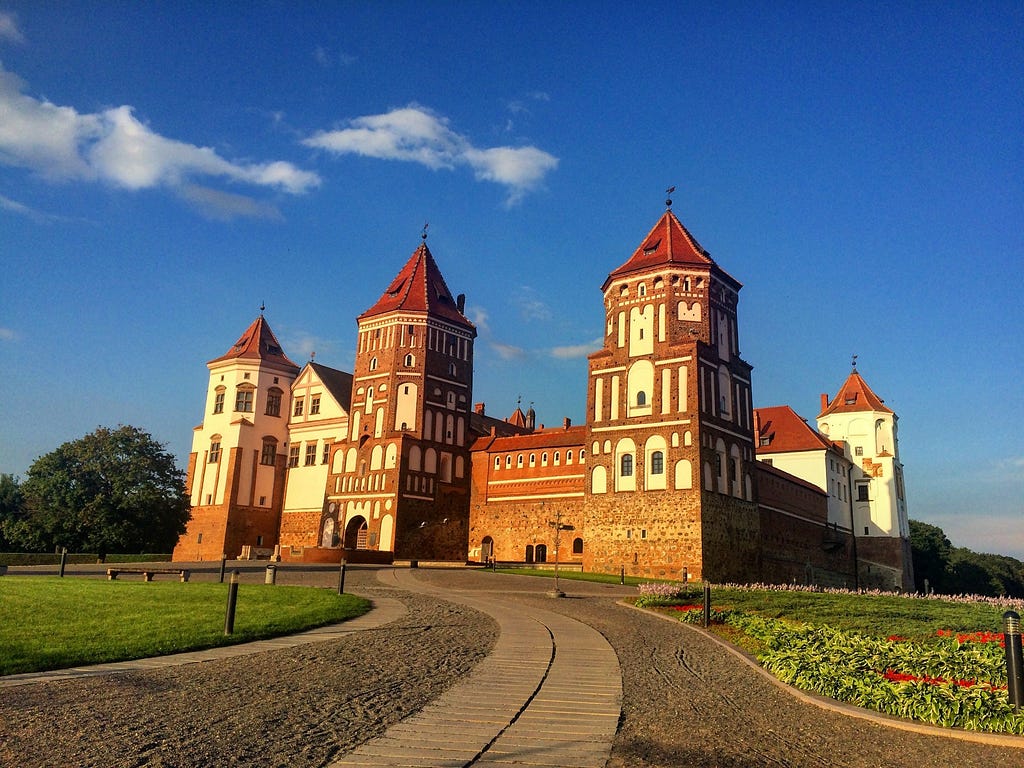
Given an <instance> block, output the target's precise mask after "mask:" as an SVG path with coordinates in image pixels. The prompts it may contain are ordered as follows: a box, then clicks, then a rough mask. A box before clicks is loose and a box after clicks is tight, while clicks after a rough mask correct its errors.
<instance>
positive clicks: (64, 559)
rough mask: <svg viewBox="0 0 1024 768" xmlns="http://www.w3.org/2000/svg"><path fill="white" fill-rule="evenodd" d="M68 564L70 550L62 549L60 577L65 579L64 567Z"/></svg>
mask: <svg viewBox="0 0 1024 768" xmlns="http://www.w3.org/2000/svg"><path fill="white" fill-rule="evenodd" d="M67 564H68V548H67V547H61V550H60V577H61V578H62V579H63V578H64V567H65V566H66V565H67Z"/></svg>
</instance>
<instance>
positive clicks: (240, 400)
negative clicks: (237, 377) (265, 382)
mask: <svg viewBox="0 0 1024 768" xmlns="http://www.w3.org/2000/svg"><path fill="white" fill-rule="evenodd" d="M254 389H255V388H254V387H253V385H252V384H245V385H242V386H240V387H239V388H238V390H237V391H236V392H235V410H236V411H241V412H243V413H249V412H251V411H252V399H253V391H254Z"/></svg>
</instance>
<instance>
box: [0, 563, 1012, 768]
mask: <svg viewBox="0 0 1024 768" xmlns="http://www.w3.org/2000/svg"><path fill="white" fill-rule="evenodd" d="M417 575H418V578H421V579H423V580H425V581H429V582H431V583H434V584H439V585H443V586H445V587H449V588H455V589H474V590H486V591H494V592H495V594H496V595H500V596H501V597H502V599H513V600H521V601H539V602H541V603H542V604H543V607H544V608H545V609H547V610H555V611H559V612H562V613H564V614H565V615H567V616H570V617H572V618H575V619H578V620H580V621H583V622H585V623H586V624H589V625H590V626H593V627H595V628H596V629H598V630H599V631H600V632H601V633H602V634H603V635H604V636H605V637H606V638H607V639H608V641H609V643H610V644H611V645H612V647H613V648H614V649H615V651H616V653H617V655H618V658H619V664H620V666H621V670H622V677H623V705H622V718H621V725H620V729H619V733H618V734H617V736H616V739H615V744H614V746H613V750H612V757H611V759H610V760H609V762H608V767H609V768H627V767H628V768H634V767H637V768H669V767H670V766H671V767H672V768H676V767H677V766H683V765H685V766H723V767H724V766H801V767H803V766H841V767H848V768H876V767H879V766H884V767H885V768H890V767H891V768H902V767H903V766H907V768H911V767H913V768H918V767H919V766H922V765H950V766H957V768H973V767H974V766H977V767H978V768H982V766H984V768H991V766H999V765H1007V766H1009V765H1014V766H1016V765H1021V764H1022V758H1021V754H1022V751H1021V750H1020V749H1019V748H1012V747H995V746H988V745H981V744H974V743H970V742H963V741H959V740H955V739H949V738H942V737H935V736H927V735H921V734H915V733H910V732H905V731H900V730H895V729H891V728H886V727H883V726H879V725H874V724H872V723H868V722H866V721H863V720H859V719H854V718H850V717H847V716H845V715H842V714H838V713H833V712H828V711H824V710H822V709H820V708H818V707H815V706H813V705H811V704H807V703H804V702H801V701H799V700H797V699H795V698H793V697H792V696H790V695H789V694H787V693H786V692H785V691H782V690H780V689H779V688H777V687H776V686H775V685H773V684H772V683H770V682H769V681H766V680H764V679H763V678H762V677H761V676H760V675H759V674H758V673H757V672H756V671H754V670H751V669H749V668H747V667H746V666H745V665H743V664H740V663H738V662H737V660H736V659H735V658H734V657H732V656H731V655H730V654H729V653H728V652H727V651H725V650H724V649H722V648H721V647H720V646H718V645H717V644H716V643H714V642H713V641H711V640H709V639H707V638H705V637H703V636H702V635H701V634H699V633H697V632H693V631H691V630H690V629H688V628H687V627H684V626H681V625H675V624H673V623H670V622H666V621H663V620H661V619H658V618H654V617H649V616H646V615H644V614H643V613H641V612H638V611H635V610H632V609H629V608H625V607H622V606H619V605H616V604H615V599H616V597H617V596H618V595H619V594H621V590H619V589H618V588H610V587H606V586H599V585H583V584H578V583H576V582H564V583H563V589H566V591H567V592H568V593H569V595H570V596H569V597H568V598H566V599H564V600H551V599H548V598H545V597H544V596H543V592H544V590H546V589H547V588H548V587H549V586H550V582H548V581H547V580H542V579H537V580H534V579H524V578H521V577H509V576H502V575H500V574H480V573H466V572H459V571H443V572H442V571H426V570H421V571H420V572H419V573H418V574H417ZM349 579H350V581H349V582H348V583H349V585H350V586H349V589H350V590H351V591H356V592H359V593H361V594H367V595H370V596H372V595H373V594H374V593H377V594H387V595H388V596H390V597H395V598H398V599H400V600H402V601H403V602H404V603H405V604H406V606H407V608H408V613H407V614H406V616H405V617H403V618H402V619H400V620H399V621H397V622H395V623H393V624H391V625H389V626H387V627H383V628H381V629H378V630H368V631H366V632H361V633H358V634H357V635H356V636H353V637H350V638H346V639H344V640H340V641H332V642H327V643H321V644H314V645H309V646H304V647H301V648H296V649H291V650H283V651H272V652H267V653H260V654H256V655H253V656H249V657H243V658H241V659H233V660H228V661H223V662H219V661H218V662H207V663H203V664H193V665H189V666H187V667H178V668H172V669H165V670H156V671H151V672H140V673H133V674H128V675H118V676H112V677H106V678H92V679H85V680H74V681H63V682H57V683H46V684H36V685H24V686H19V687H15V688H9V689H0V766H11V767H12V768H13V767H14V766H19V767H20V766H97V767H99V766H103V767H105V766H116V767H117V768H121V767H122V766H161V767H163V766H168V767H170V766H175V767H178V766H180V767H182V768H186V767H189V768H191V767H199V766H235V765H238V766H241V765H245V766H323V765H326V764H327V763H329V762H330V761H331V760H332V759H334V758H337V757H338V756H340V755H341V754H344V753H345V752H346V751H348V750H350V749H351V748H352V747H353V746H354V745H355V744H357V743H360V742H362V741H364V740H366V739H367V738H370V737H371V736H375V735H378V734H379V733H381V732H383V730H385V729H386V727H387V726H388V725H389V724H390V723H393V722H396V721H397V720H400V719H401V718H402V717H404V716H406V715H407V714H409V713H410V712H412V711H415V710H417V709H419V708H420V707H422V706H423V705H424V704H425V703H427V702H428V701H430V700H432V699H434V698H436V697H437V696H438V695H440V693H441V692H442V691H443V690H444V689H446V688H447V687H449V686H450V685H452V684H453V683H455V682H457V681H458V680H459V678H460V677H462V676H463V675H465V674H466V673H467V672H468V670H470V669H471V668H472V666H473V665H474V664H475V663H476V662H477V661H479V660H480V659H481V658H483V656H484V655H486V653H487V651H488V650H489V649H490V647H491V646H492V645H493V642H494V640H495V626H494V623H493V622H492V621H491V620H490V619H489V618H487V617H486V616H484V615H483V614H481V613H478V612H476V611H473V610H471V609H469V608H465V607H462V606H458V605H456V604H453V603H448V602H444V601H439V600H436V599H433V598H429V597H426V596H422V595H413V594H409V593H405V592H401V591H397V590H388V591H386V592H385V591H381V590H382V588H381V586H380V585H379V584H378V583H377V582H376V580H375V579H374V575H373V571H369V570H367V571H360V570H351V571H350V573H349Z"/></svg>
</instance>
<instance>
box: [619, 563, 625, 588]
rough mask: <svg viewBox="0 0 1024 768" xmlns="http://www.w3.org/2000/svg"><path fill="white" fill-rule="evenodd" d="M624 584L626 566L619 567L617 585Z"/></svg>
mask: <svg viewBox="0 0 1024 768" xmlns="http://www.w3.org/2000/svg"><path fill="white" fill-rule="evenodd" d="M625 583H626V566H624V565H620V566H619V584H625Z"/></svg>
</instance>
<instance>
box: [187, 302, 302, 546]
mask: <svg viewBox="0 0 1024 768" xmlns="http://www.w3.org/2000/svg"><path fill="white" fill-rule="evenodd" d="M207 367H208V368H209V369H210V382H209V386H208V388H207V393H206V410H205V416H204V418H203V423H202V424H200V425H199V426H198V427H196V428H195V431H194V434H193V438H192V452H191V454H190V455H189V462H188V476H187V490H188V493H189V496H190V499H191V502H190V503H191V504H192V519H191V520H189V523H188V528H187V530H186V531H185V533H184V534H183V535H182V537H181V538H180V539H179V540H178V544H177V546H176V547H175V548H174V555H173V557H174V559H175V560H219V559H220V557H221V555H227V556H228V557H229V558H237V557H239V556H240V555H241V554H242V549H243V547H251V548H256V549H262V550H272V549H273V547H274V546H275V545H276V544H277V538H278V529H279V526H280V521H281V508H282V503H283V500H284V487H285V456H286V450H285V448H286V446H287V443H288V408H289V404H290V391H291V390H290V388H291V383H292V381H293V380H294V379H295V376H296V374H297V373H298V372H299V368H298V366H297V365H295V363H293V362H292V361H291V360H289V359H288V357H287V355H285V353H284V351H283V350H282V349H281V345H280V344H279V343H278V341H277V338H276V337H275V336H274V332H273V331H272V330H271V329H270V325H269V324H268V323H267V321H266V319H265V318H264V317H263V315H262V314H260V316H259V317H257V318H256V319H255V320H254V321H253V322H252V324H251V325H250V326H249V327H248V328H247V329H246V330H245V332H244V333H243V334H242V335H241V337H240V338H239V339H238V341H237V342H235V344H234V345H233V346H232V347H231V348H230V349H229V350H228V351H227V352H226V353H225V354H223V355H221V356H220V357H218V358H216V359H214V360H211V361H210V362H209V363H207Z"/></svg>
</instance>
